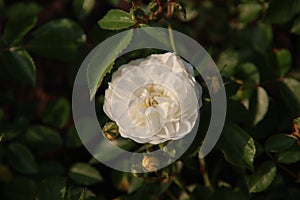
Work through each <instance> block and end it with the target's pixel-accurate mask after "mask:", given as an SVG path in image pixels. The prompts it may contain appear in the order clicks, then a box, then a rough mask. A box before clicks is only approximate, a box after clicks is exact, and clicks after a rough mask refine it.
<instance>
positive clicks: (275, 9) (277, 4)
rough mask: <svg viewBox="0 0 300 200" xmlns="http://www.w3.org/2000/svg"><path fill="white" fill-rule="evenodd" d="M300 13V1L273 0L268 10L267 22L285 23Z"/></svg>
mask: <svg viewBox="0 0 300 200" xmlns="http://www.w3.org/2000/svg"><path fill="white" fill-rule="evenodd" d="M299 11H300V0H289V1H281V0H272V1H270V4H269V7H268V9H267V13H266V18H265V21H266V22H268V23H272V24H276V23H284V22H287V21H289V20H291V19H292V18H293V17H294V16H295V15H296V14H297V13H298V12H299Z"/></svg>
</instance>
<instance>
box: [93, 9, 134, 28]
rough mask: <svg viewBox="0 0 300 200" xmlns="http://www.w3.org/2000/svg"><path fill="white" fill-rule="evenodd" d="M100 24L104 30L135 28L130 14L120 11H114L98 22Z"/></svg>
mask: <svg viewBox="0 0 300 200" xmlns="http://www.w3.org/2000/svg"><path fill="white" fill-rule="evenodd" d="M98 24H99V26H100V27H101V28H103V29H108V30H121V29H125V28H129V27H131V26H133V25H134V24H135V21H134V20H132V19H131V16H130V14H129V13H127V12H125V11H123V10H119V9H112V10H110V11H108V13H107V14H106V15H105V16H104V17H103V18H102V19H101V20H99V21H98Z"/></svg>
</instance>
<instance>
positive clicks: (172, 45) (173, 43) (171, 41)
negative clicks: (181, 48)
mask: <svg viewBox="0 0 300 200" xmlns="http://www.w3.org/2000/svg"><path fill="white" fill-rule="evenodd" d="M168 31H169V38H170V43H171V47H172V49H173V51H174V52H175V53H176V52H177V51H176V47H175V42H174V36H173V30H172V27H171V25H170V23H169V24H168Z"/></svg>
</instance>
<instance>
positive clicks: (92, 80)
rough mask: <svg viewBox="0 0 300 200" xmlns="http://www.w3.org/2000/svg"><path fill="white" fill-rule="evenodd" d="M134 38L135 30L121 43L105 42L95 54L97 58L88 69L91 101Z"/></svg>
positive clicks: (94, 58)
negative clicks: (115, 62)
mask: <svg viewBox="0 0 300 200" xmlns="http://www.w3.org/2000/svg"><path fill="white" fill-rule="evenodd" d="M132 36H133V30H129V31H128V32H127V34H126V35H124V37H123V38H122V39H121V41H111V40H105V41H104V42H103V43H102V45H103V48H101V49H97V51H96V52H95V54H94V55H97V56H93V57H92V58H91V60H90V62H89V63H88V68H87V77H88V80H87V81H88V86H89V89H90V98H91V99H92V98H93V97H94V96H95V94H96V92H97V89H98V87H99V86H100V85H101V82H102V80H103V78H104V76H105V75H106V73H108V72H109V71H110V70H111V68H112V66H113V62H114V61H115V59H116V58H117V57H118V55H119V54H120V53H121V52H122V51H123V50H124V49H125V48H126V47H127V46H128V45H129V44H130V41H131V38H132ZM103 49H105V51H103Z"/></svg>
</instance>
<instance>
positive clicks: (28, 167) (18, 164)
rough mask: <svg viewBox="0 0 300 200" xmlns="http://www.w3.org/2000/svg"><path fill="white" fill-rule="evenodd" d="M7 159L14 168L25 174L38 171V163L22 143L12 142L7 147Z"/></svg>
mask: <svg viewBox="0 0 300 200" xmlns="http://www.w3.org/2000/svg"><path fill="white" fill-rule="evenodd" d="M7 160H8V163H9V164H10V166H11V167H12V168H14V169H15V170H17V171H18V172H20V173H23V174H34V173H37V172H38V165H37V163H36V160H35V158H34V156H33V155H32V153H31V152H30V151H29V149H28V148H27V147H26V146H24V145H23V144H20V143H11V144H10V145H8V149H7Z"/></svg>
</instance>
